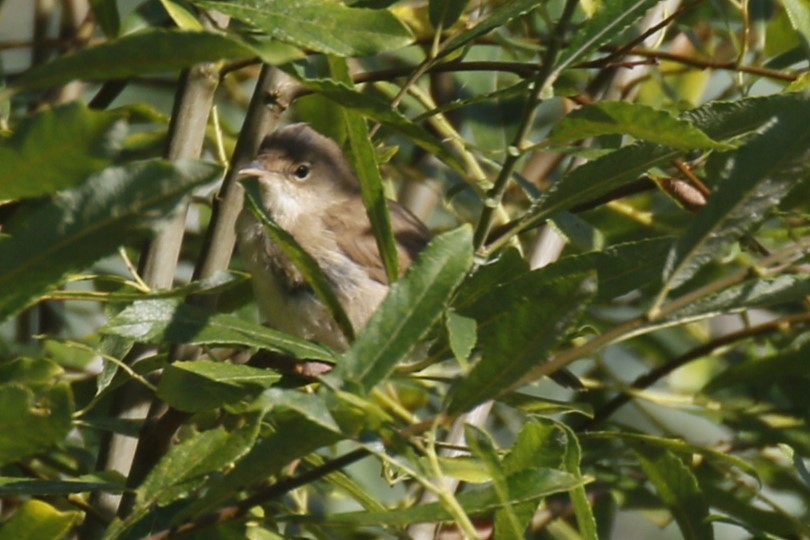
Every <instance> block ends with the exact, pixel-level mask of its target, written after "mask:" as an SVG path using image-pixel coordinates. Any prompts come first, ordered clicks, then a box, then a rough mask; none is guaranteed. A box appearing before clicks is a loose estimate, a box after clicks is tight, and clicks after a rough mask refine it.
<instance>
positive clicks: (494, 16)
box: [438, 0, 539, 58]
mask: <svg viewBox="0 0 810 540" xmlns="http://www.w3.org/2000/svg"><path fill="white" fill-rule="evenodd" d="M538 5H539V4H538V3H537V0H511V1H510V2H504V3H503V4H501V5H499V6H498V7H496V8H495V9H493V10H492V12H491V13H490V14H489V16H487V17H486V18H484V19H482V20H480V21H479V22H478V24H476V25H475V26H473V27H472V28H470V29H469V30H465V31H464V32H462V33H460V34H457V35H455V36H453V37H451V38H450V39H448V40H447V41H446V42H445V43H444V44H443V45H442V47H441V50H440V51H439V56H438V58H443V57H445V56H447V55H448V54H450V53H452V52H454V51H456V50H457V49H460V48H461V47H464V46H465V45H467V44H468V43H469V42H471V41H472V40H474V39H475V38H477V37H480V36H483V35H484V34H488V33H489V32H491V31H492V30H494V29H496V28H498V27H499V26H503V25H504V24H506V23H508V22H509V21H511V20H512V19H516V18H517V17H520V16H521V15H525V14H526V13H528V12H530V11H531V10H533V9H534V8H536V7H537V6H538Z"/></svg>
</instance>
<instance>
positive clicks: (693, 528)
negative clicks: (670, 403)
mask: <svg viewBox="0 0 810 540" xmlns="http://www.w3.org/2000/svg"><path fill="white" fill-rule="evenodd" d="M632 447H633V450H634V451H635V454H636V456H637V458H638V460H639V463H640V464H641V468H642V469H643V470H644V473H645V474H646V475H647V478H648V479H649V480H650V482H652V484H653V485H654V486H655V490H656V491H657V492H658V496H659V497H661V500H662V501H663V503H664V504H665V505H666V506H667V508H669V510H670V512H672V515H673V516H674V517H675V521H676V522H677V523H678V527H679V528H680V530H681V534H683V536H684V538H686V539H687V540H704V539H705V540H711V539H713V538H714V533H713V531H712V525H711V523H710V522H709V521H708V518H709V506H708V504H707V503H706V499H705V498H704V496H703V492H702V491H701V489H700V486H699V485H698V482H697V479H696V478H695V476H694V475H693V474H692V471H690V470H689V468H688V467H687V466H686V465H685V464H684V462H683V461H682V460H681V459H680V458H679V457H677V456H675V454H673V453H672V452H670V451H668V450H664V449H662V448H660V447H658V446H650V445H647V444H643V443H635V444H633V445H632Z"/></svg>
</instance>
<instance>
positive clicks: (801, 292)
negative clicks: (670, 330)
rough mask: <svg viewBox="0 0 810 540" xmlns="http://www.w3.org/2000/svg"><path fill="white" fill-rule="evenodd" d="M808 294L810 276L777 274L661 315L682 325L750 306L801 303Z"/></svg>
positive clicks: (760, 306) (728, 313)
mask: <svg viewBox="0 0 810 540" xmlns="http://www.w3.org/2000/svg"><path fill="white" fill-rule="evenodd" d="M808 295H810V276H807V275H780V276H774V277H765V278H757V279H751V280H748V281H745V282H743V283H740V284H738V285H735V286H733V287H729V288H728V289H725V290H723V291H720V292H719V293H716V294H713V295H710V296H706V297H703V298H700V299H698V300H696V301H695V302H693V303H691V304H689V305H688V306H685V307H684V308H682V309H679V310H677V311H675V312H673V313H671V314H669V315H667V316H666V317H664V318H663V322H678V323H679V324H683V323H685V322H689V321H691V320H699V319H705V318H708V317H714V316H717V315H730V314H732V313H739V312H742V311H745V310H748V309H752V308H764V307H768V306H773V305H777V304H783V303H788V302H801V301H803V299H804V298H805V297H806V296H808Z"/></svg>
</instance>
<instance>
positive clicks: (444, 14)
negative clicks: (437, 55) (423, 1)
mask: <svg viewBox="0 0 810 540" xmlns="http://www.w3.org/2000/svg"><path fill="white" fill-rule="evenodd" d="M467 1H468V0H430V3H429V4H428V15H429V16H430V24H432V25H433V28H443V29H445V30H446V29H448V28H450V27H451V26H453V25H454V24H455V22H456V21H457V20H458V18H459V17H461V14H462V13H463V12H464V8H465V7H467Z"/></svg>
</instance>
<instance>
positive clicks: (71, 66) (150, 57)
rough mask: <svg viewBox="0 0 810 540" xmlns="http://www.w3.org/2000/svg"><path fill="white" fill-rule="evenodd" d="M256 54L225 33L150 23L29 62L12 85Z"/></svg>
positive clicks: (138, 72) (121, 74)
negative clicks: (150, 25) (144, 27)
mask: <svg viewBox="0 0 810 540" xmlns="http://www.w3.org/2000/svg"><path fill="white" fill-rule="evenodd" d="M256 54H257V52H256V51H255V50H254V49H253V48H251V47H250V46H248V45H246V44H245V43H243V42H241V41H239V40H237V39H236V38H233V37H229V36H226V35H224V34H216V33H213V32H193V31H183V30H164V29H160V28H150V29H148V30H142V31H140V32H137V33H134V34H128V35H125V36H123V37H121V38H118V39H115V40H111V41H107V42H104V43H101V44H99V45H96V46H94V47H88V48H86V49H80V50H78V51H76V52H73V53H69V54H65V55H63V56H58V57H56V58H54V59H53V60H51V61H50V62H46V63H44V64H40V65H37V66H34V67H33V68H31V69H29V70H28V71H26V72H25V73H23V74H22V75H21V76H20V77H19V78H17V79H15V81H14V87H13V88H15V89H16V88H28V89H38V88H47V87H49V86H56V85H58V84H64V83H67V82H70V81H72V80H74V79H81V80H86V81H107V80H110V79H125V78H128V77H134V76H143V75H144V74H147V73H160V72H164V71H178V70H180V69H183V68H187V67H189V66H192V65H194V64H199V63H202V62H216V61H219V60H227V59H229V58H250V57H252V56H256Z"/></svg>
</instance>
